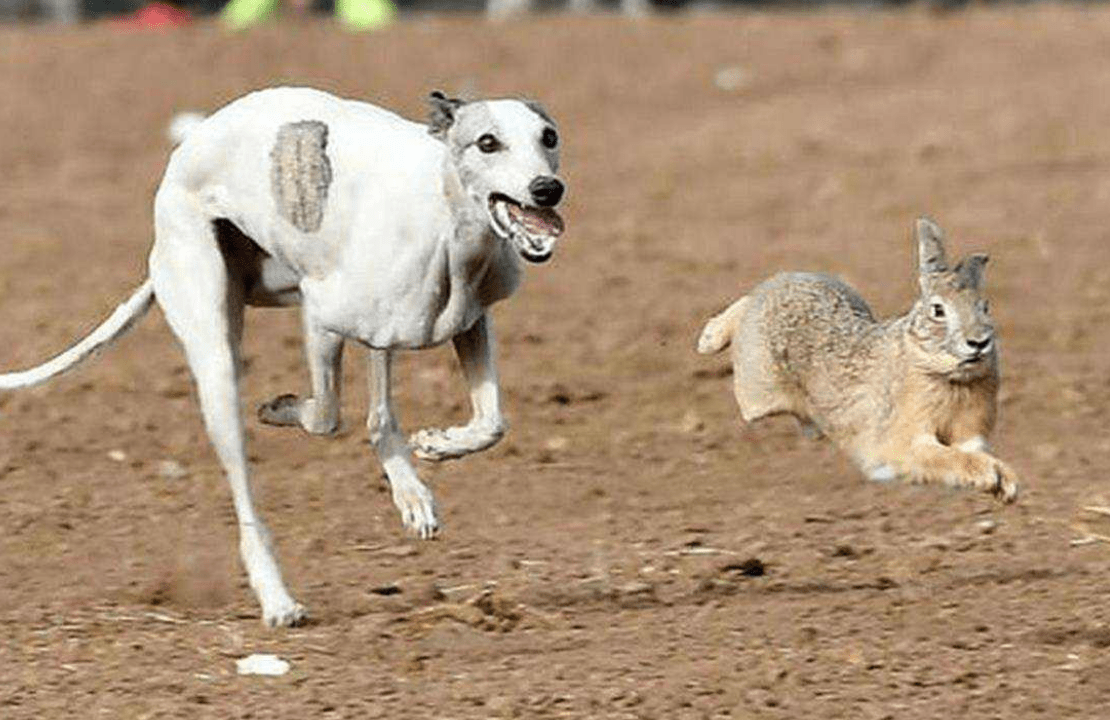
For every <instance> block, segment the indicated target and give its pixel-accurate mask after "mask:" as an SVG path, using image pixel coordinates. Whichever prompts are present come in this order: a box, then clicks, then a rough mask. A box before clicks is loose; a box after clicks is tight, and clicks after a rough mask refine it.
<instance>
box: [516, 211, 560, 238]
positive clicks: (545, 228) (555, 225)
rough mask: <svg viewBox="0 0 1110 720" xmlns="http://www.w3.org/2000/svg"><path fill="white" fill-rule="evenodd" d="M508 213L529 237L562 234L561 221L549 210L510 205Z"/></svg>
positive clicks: (556, 214)
mask: <svg viewBox="0 0 1110 720" xmlns="http://www.w3.org/2000/svg"><path fill="white" fill-rule="evenodd" d="M509 213H510V214H512V216H513V220H515V221H516V222H518V223H520V224H521V225H523V226H524V229H525V230H527V231H528V234H529V235H552V236H558V235H562V234H563V219H562V218H561V217H559V213H557V212H555V211H554V210H552V209H551V208H525V207H520V206H519V205H510V206H509Z"/></svg>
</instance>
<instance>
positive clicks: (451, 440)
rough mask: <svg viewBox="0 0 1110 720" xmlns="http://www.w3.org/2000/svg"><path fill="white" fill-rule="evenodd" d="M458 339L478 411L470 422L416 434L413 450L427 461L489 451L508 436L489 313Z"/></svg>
mask: <svg viewBox="0 0 1110 720" xmlns="http://www.w3.org/2000/svg"><path fill="white" fill-rule="evenodd" d="M454 342H455V352H456V353H457V354H458V356H459V364H460V365H462V371H463V376H464V377H465V378H466V384H467V385H468V386H469V388H470V404H471V406H472V407H473V409H474V414H473V416H472V417H471V419H470V422H468V423H467V424H466V425H462V426H459V427H450V428H446V429H442V430H441V429H438V428H429V429H426V430H421V431H420V432H418V433H416V434H414V435H413V436H412V438H410V442H411V443H412V446H413V452H414V453H415V454H416V456H417V457H419V458H423V459H424V460H450V459H451V458H457V457H462V456H463V455H468V454H470V453H473V452H478V451H479V450H485V449H486V448H488V447H490V446H492V445H493V444H495V443H496V442H497V441H498V440H500V439H501V438H502V437H504V435H505V429H506V426H505V419H504V418H503V417H502V416H501V389H500V386H499V384H498V380H497V363H496V360H495V358H494V351H495V348H494V342H493V328H492V326H491V321H490V318H489V314H488V313H487V314H484V315H482V317H480V318H479V319H478V321H477V322H475V323H474V325H473V326H472V327H471V328H470V329H469V330H467V331H466V332H464V333H461V334H459V335H456V336H455V340H454Z"/></svg>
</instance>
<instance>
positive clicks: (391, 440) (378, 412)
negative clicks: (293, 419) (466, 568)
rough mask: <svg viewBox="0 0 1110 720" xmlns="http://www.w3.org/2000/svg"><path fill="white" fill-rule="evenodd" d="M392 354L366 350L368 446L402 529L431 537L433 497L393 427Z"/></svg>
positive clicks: (435, 527)
mask: <svg viewBox="0 0 1110 720" xmlns="http://www.w3.org/2000/svg"><path fill="white" fill-rule="evenodd" d="M392 362H393V359H392V353H391V352H390V351H389V350H375V349H371V350H370V351H369V357H368V362H367V366H368V367H367V370H368V372H369V375H370V412H369V413H368V415H367V417H366V429H367V430H368V431H369V433H370V443H371V444H372V445H373V446H374V450H375V451H377V453H378V459H379V460H380V461H381V464H382V467H383V468H384V469H385V474H386V477H388V478H389V488H390V490H391V491H392V493H393V504H394V505H396V506H397V509H398V510H399V511H401V522H402V523H403V524H404V526H405V528H406V529H408V530H410V531H411V532H413V533H415V534H416V535H418V536H420V537H422V538H432V537H435V535H436V533H437V532H439V520H437V519H436V505H435V498H433V497H432V492H431V490H429V489H428V488H427V487H426V486H425V485H424V483H422V482H420V478H419V477H417V476H416V470H415V469H414V468H413V466H412V462H411V461H410V460H409V447H408V444H407V443H405V438H404V436H403V435H402V434H401V431H400V429H399V428H398V427H397V416H396V414H395V413H394V411H393V399H392V396H391V394H390V382H391V377H390V376H391V374H392V367H391V366H392Z"/></svg>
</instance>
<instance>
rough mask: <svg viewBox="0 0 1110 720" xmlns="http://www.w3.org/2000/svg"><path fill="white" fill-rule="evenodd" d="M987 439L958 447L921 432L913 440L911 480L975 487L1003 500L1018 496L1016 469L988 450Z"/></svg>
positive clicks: (908, 469)
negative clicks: (986, 449)
mask: <svg viewBox="0 0 1110 720" xmlns="http://www.w3.org/2000/svg"><path fill="white" fill-rule="evenodd" d="M985 447H986V443H985V442H982V441H981V440H980V441H979V442H978V443H977V444H975V443H973V442H972V441H968V442H967V443H963V444H961V445H960V446H957V447H951V446H948V445H944V444H943V443H941V442H940V441H939V440H937V438H936V437H935V436H932V435H922V436H920V437H918V438H916V439H915V440H914V441H913V444H912V445H911V448H910V462H909V467H908V468H907V475H908V476H909V479H910V481H911V482H917V483H927V484H944V485H948V486H950V487H961V488H974V489H977V490H983V491H985V492H989V493H991V494H993V495H995V496H997V497H998V498H999V499H1000V500H1002V501H1003V502H1007V503H1009V502H1013V501H1014V500H1016V499H1017V494H1018V479H1017V474H1016V473H1015V472H1014V471H1013V469H1012V468H1011V467H1010V466H1009V465H1007V464H1006V463H1004V462H1002V461H1001V460H999V459H998V458H996V457H994V456H993V455H990V454H989V453H987V452H985V451H984V450H983V449H982V448H985Z"/></svg>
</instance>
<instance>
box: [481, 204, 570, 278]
mask: <svg viewBox="0 0 1110 720" xmlns="http://www.w3.org/2000/svg"><path fill="white" fill-rule="evenodd" d="M489 217H490V222H491V223H492V225H493V230H494V232H496V233H497V234H498V235H500V236H501V237H503V238H505V239H506V240H511V241H512V242H513V244H514V245H516V250H517V252H519V253H520V256H521V257H522V258H524V259H525V260H527V261H528V262H532V263H542V262H545V261H546V260H547V259H548V258H550V257H551V253H552V252H553V251H554V249H555V241H556V240H558V239H559V236H560V235H562V234H563V219H562V218H561V217H559V213H557V212H555V211H554V210H552V209H551V208H541V207H527V206H524V205H521V204H520V203H518V202H517V201H516V200H513V199H512V198H511V197H509V196H508V195H502V194H501V193H493V194H492V195H490V196H489Z"/></svg>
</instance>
